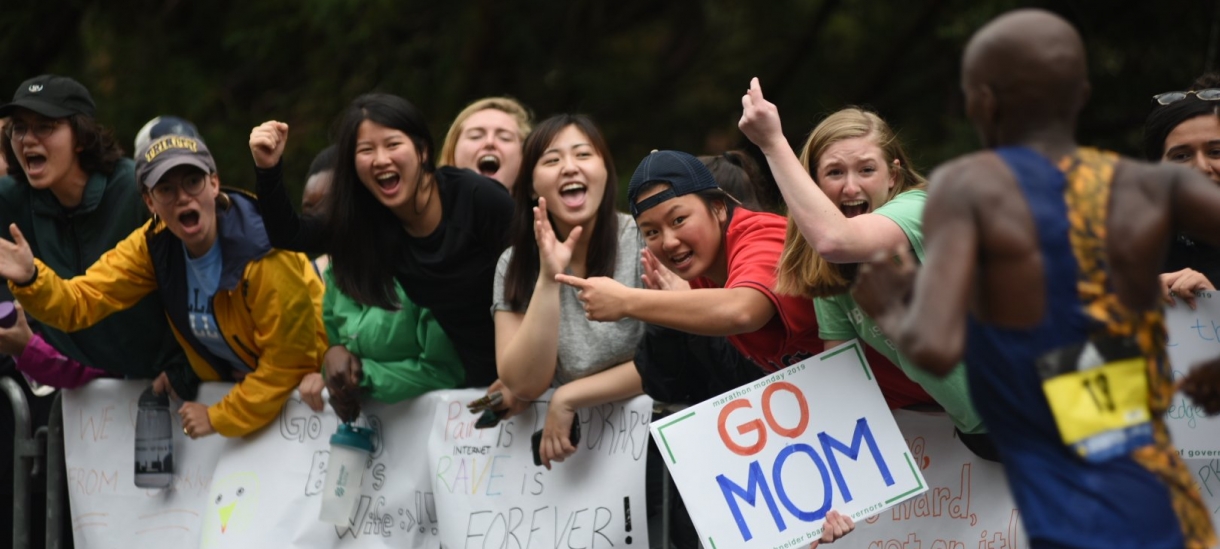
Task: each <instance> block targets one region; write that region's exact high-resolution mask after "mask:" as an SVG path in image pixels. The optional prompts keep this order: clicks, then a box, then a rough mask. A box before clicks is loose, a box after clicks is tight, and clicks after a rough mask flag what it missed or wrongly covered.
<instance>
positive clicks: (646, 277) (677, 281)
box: [640, 248, 690, 290]
mask: <svg viewBox="0 0 1220 549" xmlns="http://www.w3.org/2000/svg"><path fill="white" fill-rule="evenodd" d="M640 265H641V266H643V268H644V274H642V275H640V280H641V281H643V282H644V287H645V288H648V289H649V290H689V289H690V283H689V282H687V281H685V280H682V277H680V276H678V275H676V274H674V272H673V271H671V270H669V268H668V267H666V266H665V265H662V264H661V260H659V259H657V256H655V255H652V251H650V250H649V249H648V248H644V249H643V250H640Z"/></svg>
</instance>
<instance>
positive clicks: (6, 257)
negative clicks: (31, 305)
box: [0, 223, 34, 284]
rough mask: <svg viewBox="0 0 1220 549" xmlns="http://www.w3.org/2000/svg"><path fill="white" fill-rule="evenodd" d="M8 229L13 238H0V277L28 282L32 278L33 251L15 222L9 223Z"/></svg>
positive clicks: (17, 281) (18, 281) (19, 282)
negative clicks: (10, 239)
mask: <svg viewBox="0 0 1220 549" xmlns="http://www.w3.org/2000/svg"><path fill="white" fill-rule="evenodd" d="M8 230H9V233H10V234H12V236H13V240H12V242H10V241H8V240H5V239H3V238H0V277H3V278H5V279H8V280H11V281H13V282H16V283H18V284H21V283H25V282H29V281H30V280H33V278H34V252H32V251H30V243H29V242H26V241H25V235H22V234H21V229H18V228H17V224H16V223H13V224H12V225H9V226H8Z"/></svg>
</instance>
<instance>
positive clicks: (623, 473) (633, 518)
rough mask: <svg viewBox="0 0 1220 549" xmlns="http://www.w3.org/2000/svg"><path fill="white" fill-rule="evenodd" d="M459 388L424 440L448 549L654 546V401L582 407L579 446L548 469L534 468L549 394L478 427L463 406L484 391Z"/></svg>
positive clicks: (439, 407) (438, 412) (438, 406)
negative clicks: (650, 487)
mask: <svg viewBox="0 0 1220 549" xmlns="http://www.w3.org/2000/svg"><path fill="white" fill-rule="evenodd" d="M453 394H455V395H457V396H456V397H455V398H454V399H453V400H450V401H449V402H441V403H437V404H436V413H435V414H434V415H433V418H434V419H433V425H432V437H431V439H430V442H429V444H428V456H429V458H431V463H432V466H433V467H432V469H433V475H434V476H433V478H434V484H433V488H434V490H435V493H436V503H437V509H438V512H439V518H440V522H441V524H444V525H445V527H444V528H443V529H442V532H441V542H442V544H444V546H446V547H449V548H470V547H479V548H483V547H498V548H506V549H524V548H529V547H580V548H586V549H597V548H609V547H622V546H624V545H627V546H632V545H634V546H635V547H647V546H648V522H647V519H646V515H647V512H646V507H645V505H644V460H645V457H646V456H647V453H648V424H649V420H650V419H651V417H652V399H650V398H648V397H637V398H635V399H632V400H630V401H626V402H621V403H615V404H606V405H602V406H596V407H593V408H589V409H585V410H580V412H579V421H580V432H581V436H580V440H579V442H578V443H577V444H576V447H577V451H576V453H575V454H573V455H572V456H571V457H569V458H567V459H566V460H564V461H563V462H562V463H552V465H551V470H549V471H548V470H547V469H546V468H543V467H540V466H537V465H534V458H533V451H532V448H531V436H532V435H533V434H534V432H536V431H539V430H541V429H542V425H543V421H544V420H545V419H546V402H545V401H539V402H535V404H534V406H533V407H532V408H531V409H528V410H526V411H525V412H523V413H522V414H520V415H518V416H516V417H513V418H512V419H509V420H506V421H503V422H501V424H500V425H499V426H498V427H496V428H493V429H485V430H479V429H475V428H474V422H475V420H476V419H477V418H476V417H475V416H474V415H472V414H470V413H468V412H467V411H466V407H465V406H464V403H465V402H469V401H470V400H473V399H475V398H478V397H479V396H482V393H481V392H475V391H466V392H463V393H458V392H453ZM544 398H549V395H548V396H546V397H544Z"/></svg>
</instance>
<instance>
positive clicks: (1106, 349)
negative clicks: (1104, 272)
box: [1038, 338, 1153, 462]
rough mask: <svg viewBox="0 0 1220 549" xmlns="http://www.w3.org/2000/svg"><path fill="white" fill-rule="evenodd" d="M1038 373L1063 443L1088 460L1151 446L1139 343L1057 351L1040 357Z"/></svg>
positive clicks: (1144, 366) (1098, 344) (1145, 374)
mask: <svg viewBox="0 0 1220 549" xmlns="http://www.w3.org/2000/svg"><path fill="white" fill-rule="evenodd" d="M1038 373H1039V375H1041V376H1042V391H1043V393H1045V394H1046V400H1047V402H1049V403H1050V407H1051V413H1052V414H1053V415H1054V416H1055V425H1056V426H1057V427H1058V428H1059V435H1060V437H1062V439H1063V443H1064V444H1066V445H1068V446H1069V447H1070V448H1072V450H1073V451H1075V452H1076V454H1077V455H1079V456H1080V457H1081V458H1083V459H1084V460H1086V461H1091V462H1101V461H1106V460H1110V459H1114V458H1116V457H1121V456H1125V455H1127V454H1129V453H1131V451H1132V450H1135V449H1136V448H1140V447H1142V446H1146V445H1148V444H1152V442H1153V438H1152V413H1151V412H1150V411H1149V409H1148V359H1147V358H1145V357H1144V356H1143V354H1142V353H1141V352H1140V349H1139V347H1138V346H1137V345H1136V344H1135V342H1134V341H1132V340H1130V339H1128V338H1123V339H1117V338H1109V339H1105V340H1099V341H1090V342H1087V343H1085V344H1083V345H1073V346H1070V347H1064V348H1060V349H1056V350H1054V351H1051V352H1050V353H1047V354H1046V355H1043V356H1042V358H1040V359H1039V360H1038Z"/></svg>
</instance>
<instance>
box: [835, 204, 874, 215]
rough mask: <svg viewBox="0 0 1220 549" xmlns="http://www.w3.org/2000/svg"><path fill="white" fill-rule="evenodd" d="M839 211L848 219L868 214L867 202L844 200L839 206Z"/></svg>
mask: <svg viewBox="0 0 1220 549" xmlns="http://www.w3.org/2000/svg"><path fill="white" fill-rule="evenodd" d="M839 210H840V211H842V212H843V215H844V216H847V217H849V218H851V217H856V216H857V215H861V214H866V213H868V201H867V200H846V201H844V202H843V203H842V204H840V205H839Z"/></svg>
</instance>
